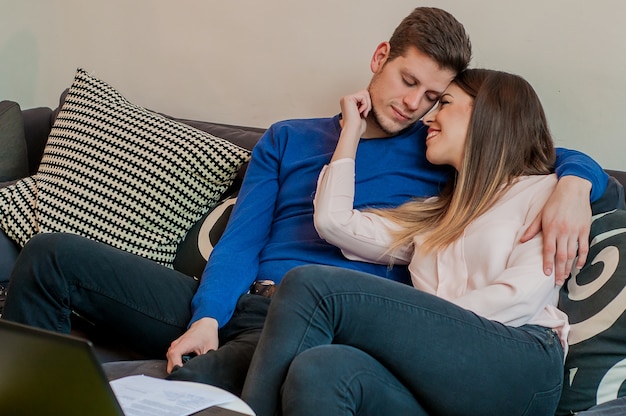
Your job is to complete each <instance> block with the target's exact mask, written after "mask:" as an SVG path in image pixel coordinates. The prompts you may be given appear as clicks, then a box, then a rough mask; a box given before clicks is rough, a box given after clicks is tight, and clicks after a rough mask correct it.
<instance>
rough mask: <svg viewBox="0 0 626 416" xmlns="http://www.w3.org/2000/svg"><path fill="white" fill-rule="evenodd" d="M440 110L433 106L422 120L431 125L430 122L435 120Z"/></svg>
mask: <svg viewBox="0 0 626 416" xmlns="http://www.w3.org/2000/svg"><path fill="white" fill-rule="evenodd" d="M437 113H438V110H437V107H433V108H431V110H430V111H429V112H428V113H426V114H425V115H424V117H422V121H423V122H424V124H426V125H427V126H430V124H431V123H432V122H433V121H435V117H436V116H437Z"/></svg>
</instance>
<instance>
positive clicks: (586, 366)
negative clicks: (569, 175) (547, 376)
mask: <svg viewBox="0 0 626 416" xmlns="http://www.w3.org/2000/svg"><path fill="white" fill-rule="evenodd" d="M590 238H591V242H590V248H589V255H588V258H587V262H586V263H585V265H584V266H583V268H582V269H581V270H580V271H579V272H573V273H572V275H571V277H570V278H569V279H568V281H567V282H566V284H565V285H564V286H563V288H562V289H561V294H560V300H559V308H560V309H561V310H563V311H564V312H565V313H566V314H567V315H568V317H569V321H570V325H571V331H570V334H569V337H568V342H569V345H570V346H569V353H568V355H567V358H566V361H565V380H564V383H563V393H562V395H561V401H560V403H559V407H558V411H557V415H571V414H574V413H575V412H578V411H582V410H586V409H588V408H590V407H592V406H594V405H597V404H600V403H605V402H608V401H610V400H613V399H615V398H617V397H621V396H626V383H625V381H626V314H625V313H624V311H625V310H626V211H623V210H615V211H611V212H608V213H605V214H600V215H598V216H596V217H594V220H593V222H592V225H591V234H590Z"/></svg>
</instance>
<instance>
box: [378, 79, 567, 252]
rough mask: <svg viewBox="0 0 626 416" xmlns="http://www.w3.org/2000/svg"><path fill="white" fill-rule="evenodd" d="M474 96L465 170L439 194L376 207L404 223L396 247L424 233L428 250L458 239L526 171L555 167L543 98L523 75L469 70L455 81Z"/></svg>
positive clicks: (546, 171)
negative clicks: (390, 205) (389, 205)
mask: <svg viewBox="0 0 626 416" xmlns="http://www.w3.org/2000/svg"><path fill="white" fill-rule="evenodd" d="M453 82H454V83H455V84H456V85H458V86H459V87H460V88H461V89H462V90H463V91H465V92H466V93H467V94H468V95H470V96H471V97H472V98H473V99H474V103H473V108H472V114H471V117H470V122H469V128H468V134H467V138H466V141H465V149H464V157H463V162H462V165H461V169H460V171H459V172H458V173H457V176H456V178H455V179H454V180H452V181H450V183H448V185H447V186H446V188H445V189H444V190H443V192H442V194H441V195H440V196H439V197H438V198H433V199H430V200H428V201H424V200H412V201H409V202H407V203H405V204H403V205H401V206H399V207H397V208H389V209H380V210H374V211H375V212H377V213H378V214H379V215H382V216H385V217H387V218H390V219H391V220H393V221H394V222H396V223H397V224H399V225H400V226H401V228H402V230H401V231H399V232H397V233H395V235H394V237H395V241H396V243H395V244H394V245H393V246H392V247H391V250H393V249H395V248H397V247H399V246H404V245H406V244H411V243H412V239H413V237H414V236H415V235H417V234H421V235H425V236H426V238H425V239H424V244H423V245H421V246H420V248H421V249H424V250H426V251H429V250H436V249H439V248H443V247H446V246H447V245H449V244H451V243H453V242H454V241H455V240H457V239H458V238H459V237H460V236H461V235H462V234H463V231H464V230H465V228H466V227H467V226H468V225H469V224H470V223H471V222H472V221H474V220H475V219H476V218H478V217H479V216H480V215H482V214H483V213H485V212H486V211H487V210H488V209H489V208H490V207H491V206H493V204H494V203H495V202H496V201H497V199H498V197H499V195H500V194H501V193H502V192H504V191H505V190H506V189H508V187H509V186H510V185H511V184H512V182H513V180H514V179H515V178H517V177H519V176H522V175H544V174H549V173H551V172H552V171H553V167H554V160H555V151H554V144H553V142H552V137H551V135H550V131H549V129H548V123H547V120H546V116H545V114H544V111H543V108H542V106H541V102H540V100H539V97H537V94H536V93H535V91H534V90H533V88H532V87H531V86H530V84H529V83H528V82H527V81H525V80H524V79H523V78H521V77H519V76H517V75H512V74H508V73H505V72H500V71H493V70H486V69H468V70H466V71H464V72H462V73H460V74H459V75H458V76H457V77H456V78H455V80H454V81H453Z"/></svg>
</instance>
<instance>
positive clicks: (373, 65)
mask: <svg viewBox="0 0 626 416" xmlns="http://www.w3.org/2000/svg"><path fill="white" fill-rule="evenodd" d="M390 50H391V45H390V44H389V42H382V43H380V44H379V45H378V46H377V47H376V50H375V51H374V55H373V56H372V61H371V62H370V69H371V70H372V72H373V73H374V74H375V73H377V72H379V71H380V70H381V69H382V68H383V66H384V65H385V62H387V58H389V51H390Z"/></svg>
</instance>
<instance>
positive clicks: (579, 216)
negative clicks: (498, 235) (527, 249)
mask: <svg viewBox="0 0 626 416" xmlns="http://www.w3.org/2000/svg"><path fill="white" fill-rule="evenodd" d="M556 155H557V159H556V169H555V170H556V173H557V176H558V177H559V182H558V184H557V186H556V189H555V191H554V193H553V194H552V196H551V197H550V199H548V202H547V203H546V205H545V206H544V208H543V210H542V211H541V213H540V214H539V215H538V216H537V218H536V219H535V220H534V221H533V223H532V224H531V226H530V227H529V228H528V230H527V231H526V233H525V234H524V235H523V236H522V240H521V241H522V242H526V241H528V240H530V239H531V238H532V237H533V236H535V235H536V234H537V233H539V231H543V242H544V245H543V247H544V248H543V269H544V273H545V274H546V275H550V274H552V272H554V274H555V280H556V284H558V285H562V284H563V283H564V282H565V279H566V278H567V276H568V275H569V273H570V270H571V269H572V266H573V264H574V259H575V258H576V255H577V254H578V260H577V262H576V267H579V268H580V267H582V266H583V265H584V264H585V261H586V259H587V253H588V252H589V230H590V229H591V202H593V201H596V200H597V199H598V198H600V197H601V196H602V194H603V193H604V191H605V190H606V186H607V182H608V179H609V177H608V175H607V173H606V172H604V170H603V169H602V167H601V166H600V165H599V164H598V163H596V161H594V160H593V159H592V158H590V157H589V156H587V155H585V154H584V153H581V152H578V151H575V150H569V149H563V148H558V149H557V152H556Z"/></svg>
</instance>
